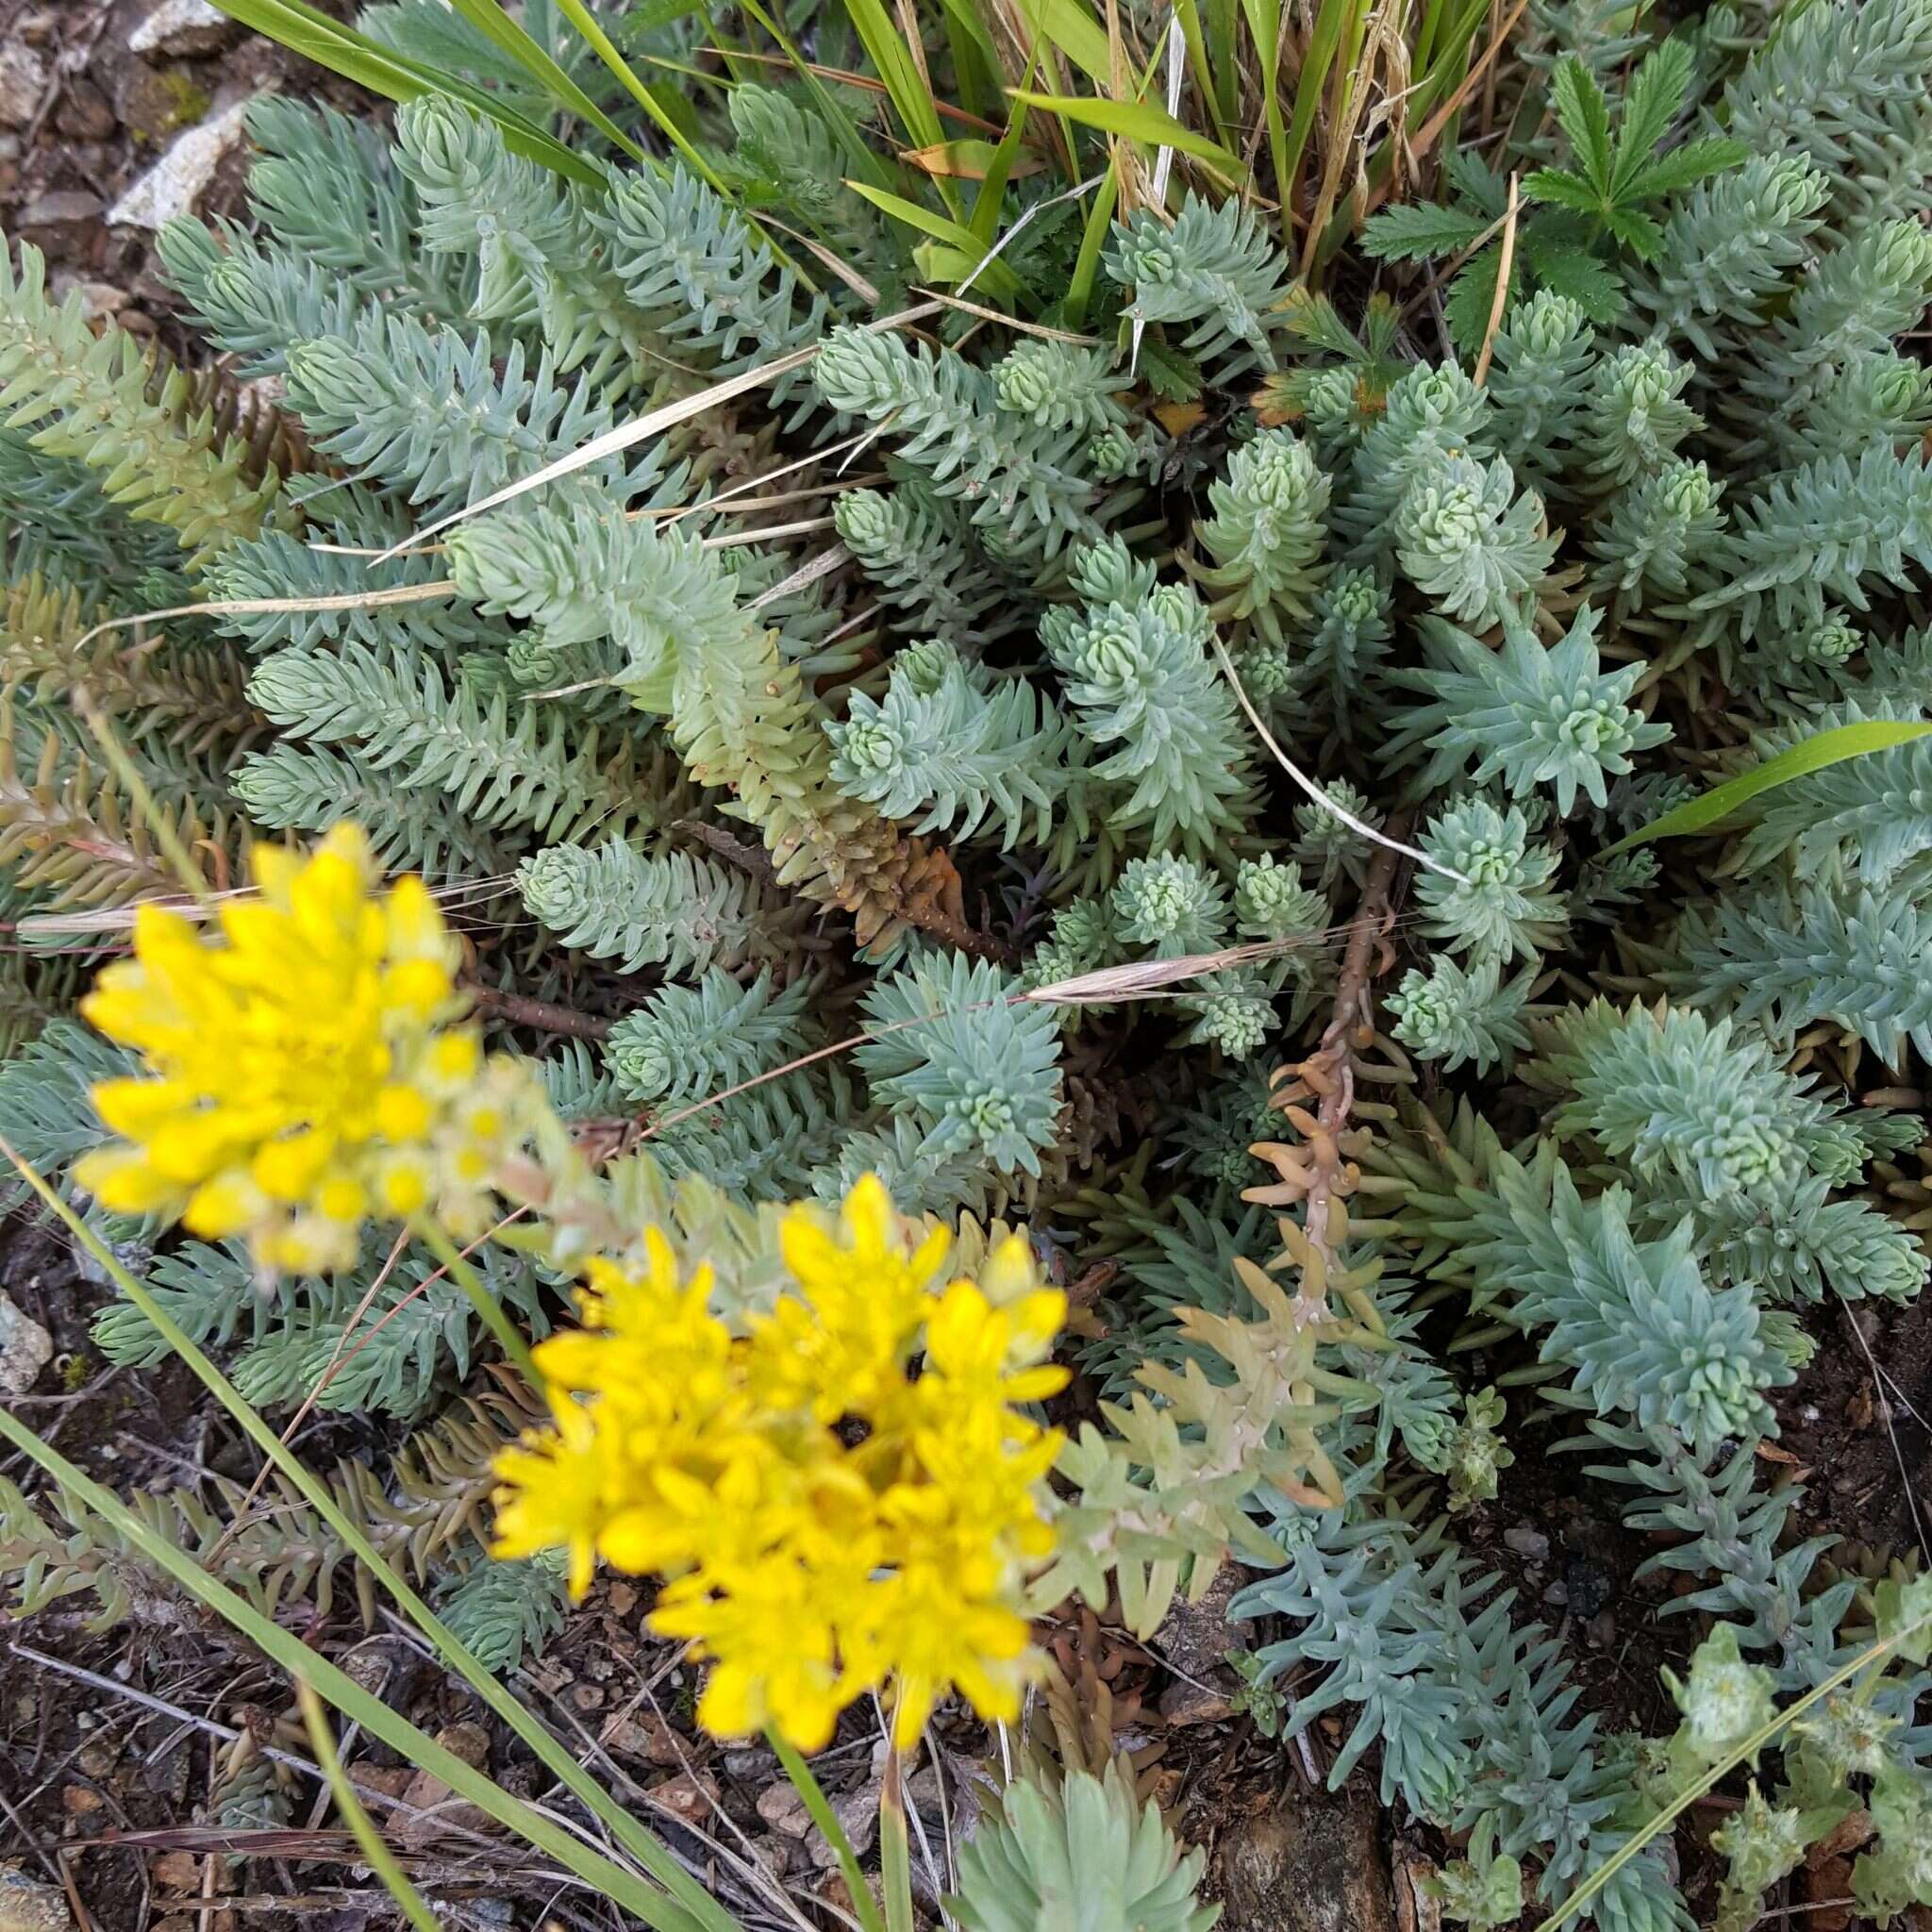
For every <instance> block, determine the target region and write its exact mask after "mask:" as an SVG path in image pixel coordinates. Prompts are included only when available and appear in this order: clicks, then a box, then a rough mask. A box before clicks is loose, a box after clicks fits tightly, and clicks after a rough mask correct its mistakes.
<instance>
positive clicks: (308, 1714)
mask: <svg viewBox="0 0 1932 1932" xmlns="http://www.w3.org/2000/svg"><path fill="white" fill-rule="evenodd" d="M295 1695H296V1697H297V1699H298V1700H299V1701H300V1703H301V1706H302V1722H303V1723H304V1724H306V1725H307V1726H308V1745H309V1749H310V1750H312V1751H313V1752H314V1753H315V1761H316V1763H318V1764H319V1765H321V1766H322V1772H323V1775H324V1776H325V1777H326V1778H327V1779H328V1789H329V1794H330V1796H332V1797H333V1798H334V1799H335V1801H336V1809H337V1810H338V1811H340V1812H341V1814H342V1822H343V1823H344V1824H346V1825H347V1826H348V1827H349V1830H350V1832H351V1833H352V1834H353V1835H354V1837H355V1840H356V1843H357V1845H358V1847H359V1848H360V1850H361V1853H362V1857H363V1858H364V1860H365V1861H366V1862H367V1864H368V1866H369V1869H370V1870H371V1871H372V1872H374V1873H375V1875H376V1876H377V1877H378V1878H379V1879H381V1880H382V1884H383V1889H384V1890H386V1891H387V1892H388V1893H389V1895H390V1897H391V1898H392V1899H394V1900H395V1902H396V1909H397V1910H398V1911H399V1912H401V1913H402V1915H403V1917H404V1918H406V1919H407V1920H408V1922H409V1924H411V1925H412V1926H414V1927H415V1932H442V1928H441V1926H439V1925H438V1924H437V1923H436V1915H435V1913H433V1912H432V1911H431V1910H430V1909H429V1907H427V1906H425V1904H424V1903H423V1899H422V1895H421V1894H420V1893H419V1892H418V1891H417V1890H416V1888H415V1887H414V1886H413V1885H411V1884H410V1883H409V1880H408V1874H406V1873H405V1872H404V1871H403V1868H402V1867H401V1866H400V1865H399V1864H397V1863H396V1855H395V1854H394V1853H393V1852H392V1851H391V1850H390V1848H389V1840H387V1839H386V1838H384V1837H383V1835H382V1834H381V1832H379V1831H377V1830H376V1828H375V1821H374V1820H373V1819H372V1818H371V1817H370V1815H369V1813H368V1812H367V1811H365V1810H364V1809H363V1808H362V1800H361V1799H360V1798H358V1796H357V1795H356V1787H355V1786H354V1785H352V1784H351V1783H350V1782H349V1774H348V1773H347V1772H346V1771H345V1770H343V1768H342V1757H341V1752H340V1751H338V1750H337V1749H336V1740H335V1738H334V1736H333V1735H332V1734H331V1733H330V1730H329V1727H328V1718H327V1716H326V1714H325V1712H324V1710H323V1707H322V1699H321V1698H319V1697H318V1696H317V1695H316V1694H315V1687H314V1685H312V1684H311V1683H310V1682H309V1681H308V1678H307V1677H297V1678H296V1679H295Z"/></svg>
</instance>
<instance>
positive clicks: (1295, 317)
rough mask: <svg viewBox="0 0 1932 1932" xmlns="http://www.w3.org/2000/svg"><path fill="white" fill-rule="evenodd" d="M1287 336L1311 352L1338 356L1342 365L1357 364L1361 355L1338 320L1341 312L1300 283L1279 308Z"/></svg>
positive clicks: (1358, 345) (1350, 332) (1353, 335)
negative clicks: (1305, 343)
mask: <svg viewBox="0 0 1932 1932" xmlns="http://www.w3.org/2000/svg"><path fill="white" fill-rule="evenodd" d="M1281 313H1282V318H1283V320H1284V321H1285V322H1286V323H1287V324H1288V327H1289V333H1290V334H1291V335H1293V336H1296V337H1298V338H1299V339H1300V340H1301V341H1305V342H1307V344H1308V345H1309V346H1310V347H1311V348H1316V349H1321V350H1324V351H1325V352H1326V353H1327V354H1328V355H1330V356H1340V357H1341V358H1342V360H1343V361H1345V362H1358V361H1359V360H1360V359H1361V358H1362V355H1363V349H1362V345H1361V343H1360V342H1359V341H1357V339H1356V333H1355V331H1354V330H1353V329H1352V328H1350V327H1349V325H1347V323H1345V322H1343V321H1342V319H1341V311H1340V310H1339V309H1338V308H1336V307H1335V304H1334V303H1333V302H1331V301H1330V300H1329V299H1328V297H1327V296H1326V295H1318V294H1315V293H1313V292H1312V291H1309V290H1308V289H1307V287H1305V286H1304V285H1303V284H1301V283H1297V284H1296V285H1295V286H1294V287H1293V288H1292V289H1291V290H1290V291H1288V297H1287V300H1286V301H1284V302H1283V304H1282V308H1281Z"/></svg>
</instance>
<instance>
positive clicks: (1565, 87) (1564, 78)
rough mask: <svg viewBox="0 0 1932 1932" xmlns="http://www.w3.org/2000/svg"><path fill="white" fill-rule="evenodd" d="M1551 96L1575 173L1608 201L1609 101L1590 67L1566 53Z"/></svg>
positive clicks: (1611, 167)
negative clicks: (1568, 146) (1572, 158)
mask: <svg viewBox="0 0 1932 1932" xmlns="http://www.w3.org/2000/svg"><path fill="white" fill-rule="evenodd" d="M1550 96H1551V100H1552V103H1553V105H1554V106H1555V108H1556V110H1557V121H1558V122H1559V123H1560V124H1561V125H1562V128H1563V132H1564V133H1565V134H1566V135H1568V136H1569V137H1570V148H1571V152H1572V154H1573V155H1574V158H1575V161H1576V167H1577V171H1578V173H1579V174H1580V175H1582V176H1583V178H1584V180H1585V181H1587V182H1588V183H1589V184H1590V185H1591V187H1592V188H1594V189H1595V190H1596V192H1597V198H1598V200H1599V201H1600V202H1603V201H1607V200H1608V199H1609V198H1610V179H1611V175H1612V172H1613V170H1614V165H1615V158H1614V155H1613V152H1612V150H1611V147H1610V108H1609V103H1608V102H1607V101H1606V100H1605V98H1604V91H1603V89H1602V88H1600V87H1599V86H1597V84H1596V81H1595V79H1594V77H1593V76H1592V75H1591V71H1590V69H1589V68H1587V67H1586V66H1585V65H1584V64H1583V62H1582V61H1581V60H1579V59H1578V58H1576V56H1575V55H1574V54H1569V55H1566V56H1565V57H1564V58H1563V59H1562V60H1561V61H1559V62H1558V63H1557V73H1556V78H1555V79H1554V80H1553V81H1552V82H1551V83H1550ZM1524 185H1525V186H1527V184H1526V183H1525V184H1524Z"/></svg>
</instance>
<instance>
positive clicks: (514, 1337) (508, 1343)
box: [409, 1215, 543, 1391]
mask: <svg viewBox="0 0 1932 1932" xmlns="http://www.w3.org/2000/svg"><path fill="white" fill-rule="evenodd" d="M409 1225H410V1232H411V1233H413V1234H414V1235H415V1236H416V1237H417V1239H418V1240H419V1241H422V1242H423V1243H424V1244H425V1246H426V1247H427V1248H428V1249H429V1252H430V1253H431V1254H433V1255H434V1256H435V1257H436V1258H437V1260H438V1261H439V1262H441V1265H442V1267H443V1269H444V1270H445V1271H446V1272H447V1274H449V1277H450V1279H451V1280H452V1281H454V1282H455V1283H456V1284H457V1286H458V1288H460V1289H461V1290H462V1291H463V1292H464V1293H465V1294H466V1295H468V1296H469V1298H470V1306H471V1307H474V1308H475V1310H476V1313H477V1315H478V1316H479V1317H480V1318H481V1320H482V1323H483V1325H484V1326H485V1327H486V1328H488V1329H489V1330H490V1332H491V1334H492V1335H493V1336H495V1337H496V1339H497V1341H499V1342H501V1343H502V1345H503V1352H504V1354H505V1355H507V1356H508V1357H509V1358H510V1360H511V1361H513V1362H514V1363H515V1364H516V1365H517V1368H518V1370H519V1371H520V1372H521V1374H522V1375H523V1378H524V1380H525V1382H527V1383H528V1384H529V1386H530V1388H531V1390H532V1391H541V1389H542V1387H543V1382H542V1378H541V1376H540V1375H539V1374H538V1373H537V1364H536V1362H535V1361H534V1360H533V1359H532V1358H531V1356H530V1344H529V1343H528V1342H527V1341H525V1340H524V1336H523V1333H522V1331H521V1330H520V1329H519V1328H518V1327H517V1324H515V1323H514V1322H512V1321H511V1320H510V1318H509V1316H508V1314H507V1313H506V1312H505V1310H504V1306H503V1304H502V1302H500V1301H499V1300H498V1299H497V1298H496V1296H495V1295H493V1294H491V1291H490V1290H489V1288H488V1287H487V1286H486V1285H485V1284H484V1281H483V1279H482V1277H481V1276H480V1275H479V1274H477V1273H476V1271H475V1269H474V1268H472V1267H471V1266H470V1263H469V1259H468V1257H466V1256H465V1255H464V1254H463V1251H462V1250H461V1249H460V1248H458V1246H457V1244H456V1242H455V1241H452V1240H451V1239H450V1238H449V1231H448V1229H447V1228H445V1227H444V1226H443V1225H442V1224H441V1222H440V1221H435V1220H432V1219H430V1218H429V1217H428V1216H426V1215H425V1216H424V1217H422V1218H421V1219H419V1220H416V1221H413V1222H411V1223H410V1224H409Z"/></svg>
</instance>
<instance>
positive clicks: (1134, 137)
mask: <svg viewBox="0 0 1932 1932" xmlns="http://www.w3.org/2000/svg"><path fill="white" fill-rule="evenodd" d="M1013 98H1014V99H1015V100H1016V101H1024V103H1025V105H1026V106H1027V107H1029V108H1042V109H1044V110H1045V111H1046V112H1047V113H1049V114H1064V115H1065V116H1066V117H1067V119H1068V120H1069V121H1077V122H1079V123H1080V125H1082V126H1084V127H1095V128H1098V129H1099V130H1100V131H1101V132H1102V133H1103V134H1120V135H1124V136H1125V137H1126V139H1127V140H1129V141H1138V142H1142V143H1144V144H1145V145H1146V146H1148V147H1171V148H1174V149H1176V150H1178V151H1179V152H1180V153H1181V154H1184V155H1192V156H1193V157H1194V158H1195V159H1196V160H1200V161H1206V162H1207V163H1208V165H1209V166H1210V167H1212V168H1214V169H1215V170H1216V171H1217V172H1218V173H1222V174H1224V175H1226V176H1227V178H1228V180H1229V181H1230V182H1231V183H1232V182H1235V181H1238V180H1240V178H1241V163H1240V162H1239V161H1238V160H1237V159H1236V158H1234V156H1233V155H1231V154H1229V153H1228V151H1227V150H1226V149H1225V148H1224V147H1223V146H1222V144H1221V143H1220V142H1218V141H1215V140H1212V139H1210V138H1209V137H1208V135H1205V134H1196V133H1195V132H1194V130H1193V129H1192V128H1191V127H1183V126H1182V125H1181V124H1180V123H1179V122H1178V121H1176V120H1175V119H1174V116H1173V115H1172V114H1170V113H1169V112H1168V111H1167V109H1166V108H1157V107H1156V106H1155V105H1154V104H1153V103H1152V102H1151V101H1109V100H1105V99H1102V98H1100V97H1098V96H1093V97H1090V96H1088V95H1086V94H1035V93H1027V92H1024V91H1022V90H1018V89H1016V90H1015V91H1014V94H1013Z"/></svg>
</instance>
